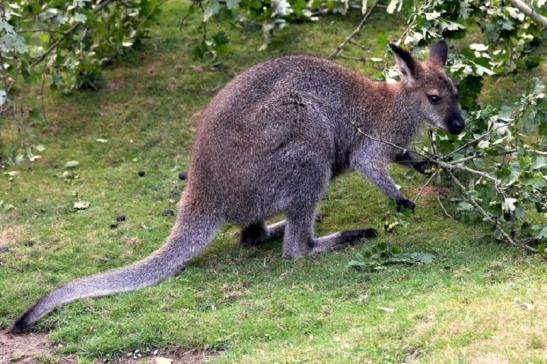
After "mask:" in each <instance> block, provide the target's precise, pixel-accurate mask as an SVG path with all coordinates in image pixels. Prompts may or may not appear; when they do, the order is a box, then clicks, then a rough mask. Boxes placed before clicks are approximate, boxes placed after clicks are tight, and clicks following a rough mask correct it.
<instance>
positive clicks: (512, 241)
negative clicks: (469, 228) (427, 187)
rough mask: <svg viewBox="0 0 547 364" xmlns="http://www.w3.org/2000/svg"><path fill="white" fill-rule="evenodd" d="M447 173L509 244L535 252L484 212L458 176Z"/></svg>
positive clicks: (535, 250)
mask: <svg viewBox="0 0 547 364" xmlns="http://www.w3.org/2000/svg"><path fill="white" fill-rule="evenodd" d="M448 173H449V174H450V177H451V178H452V181H454V183H455V184H456V185H457V186H458V187H459V188H460V189H461V190H462V191H463V193H464V195H465V197H466V199H467V201H469V203H470V204H471V205H473V207H475V210H476V211H478V212H479V213H480V214H481V215H482V216H483V217H484V219H485V220H486V221H488V222H489V223H490V224H492V225H494V227H495V228H496V229H497V230H498V231H499V232H500V233H501V235H503V237H504V238H505V240H506V241H507V242H508V243H509V244H511V245H513V246H516V247H518V248H524V249H526V250H529V251H531V252H534V253H537V249H535V248H532V247H531V246H529V245H527V244H519V243H517V242H516V241H515V240H514V239H513V238H512V237H511V235H509V234H508V233H507V232H506V231H505V230H503V228H502V227H501V226H500V225H499V224H498V222H497V221H496V220H495V219H494V218H493V217H492V216H491V215H490V214H489V213H488V212H486V211H485V210H484V209H483V208H482V207H481V205H479V203H478V202H477V201H475V199H474V198H473V197H472V196H470V195H469V193H468V192H467V189H466V188H465V186H464V185H463V184H462V183H461V182H460V180H459V179H458V178H456V176H454V174H453V173H452V171H448Z"/></svg>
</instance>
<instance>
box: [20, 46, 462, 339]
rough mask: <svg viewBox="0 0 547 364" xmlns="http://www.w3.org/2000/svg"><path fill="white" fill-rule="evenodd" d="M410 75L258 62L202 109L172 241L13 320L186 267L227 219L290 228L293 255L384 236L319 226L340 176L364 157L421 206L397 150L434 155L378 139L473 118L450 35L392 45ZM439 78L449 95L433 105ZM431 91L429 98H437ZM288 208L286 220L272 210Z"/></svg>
mask: <svg viewBox="0 0 547 364" xmlns="http://www.w3.org/2000/svg"><path fill="white" fill-rule="evenodd" d="M392 49H393V50H394V52H395V54H396V59H397V62H398V64H399V67H400V69H401V72H402V78H403V80H402V81H401V82H399V83H397V84H391V85H388V84H386V83H383V82H373V81H370V80H368V79H366V78H364V77H362V76H361V75H359V74H357V73H355V72H353V71H351V70H349V69H347V68H344V67H342V66H340V65H338V64H336V63H333V62H331V61H327V60H324V59H319V58H314V57H308V56H289V57H282V58H278V59H274V60H271V61H267V62H264V63H262V64H259V65H256V66H254V67H252V68H251V69H249V70H247V71H246V72H244V73H242V74H240V75H239V76H237V77H236V78H235V79H234V80H233V81H231V82H230V83H229V84H228V85H226V87H224V89H222V90H221V91H220V92H219V93H218V94H217V95H216V96H215V97H214V98H213V99H212V100H211V102H210V103H209V106H207V108H206V109H205V110H204V111H203V113H202V116H201V122H200V125H199V128H198V131H197V134H196V136H195V140H194V145H193V148H192V155H191V161H190V168H189V173H188V180H187V186H186V189H185V190H184V192H183V194H182V197H181V200H180V202H179V206H178V207H179V208H178V214H177V219H176V223H175V225H174V226H173V228H172V230H171V233H170V235H169V237H168V239H167V242H166V243H165V245H164V246H162V247H161V248H160V249H159V250H158V251H157V252H156V253H154V254H153V255H151V256H150V257H148V258H146V259H144V260H142V261H140V262H137V263H135V264H133V265H131V266H128V267H124V268H120V269H118V270H113V271H109V272H106V273H102V274H97V275H93V276H89V277H84V278H80V279H77V280H75V281H73V282H70V283H68V284H66V285H65V286H62V287H60V288H58V289H56V290H53V291H52V292H50V293H49V294H48V295H46V296H44V297H43V298H42V299H40V300H39V301H38V302H37V303H36V304H35V305H34V306H33V307H32V308H30V309H29V310H28V311H27V312H26V313H25V314H24V315H23V316H21V317H20V318H19V319H18V320H17V321H16V322H15V323H14V325H13V326H12V329H11V330H12V331H13V332H20V331H23V330H26V329H28V328H29V327H30V326H32V324H33V323H34V322H36V321H37V320H38V319H40V318H41V317H43V316H44V315H46V314H47V313H49V312H51V311H52V310H53V309H54V308H55V307H57V306H59V305H61V304H65V303H68V302H71V301H73V300H75V299H78V298H82V297H97V296H104V295H109V294H112V293H115V292H123V291H130V290H134V289H139V288H143V287H146V286H150V285H152V284H155V283H158V282H160V281H162V280H164V279H166V278H168V277H169V276H172V275H174V274H175V273H177V272H178V271H179V270H180V269H181V268H182V267H183V266H184V264H185V263H187V262H188V261H189V260H190V259H192V258H193V257H195V256H196V255H198V254H199V253H200V251H201V250H202V249H203V248H204V247H205V246H206V245H207V244H208V243H209V241H210V240H211V239H212V237H213V235H214V233H215V231H216V230H217V229H218V228H219V227H220V226H221V225H222V224H223V223H225V222H230V223H234V224H238V225H240V226H241V227H242V228H243V232H242V242H245V243H251V244H256V243H260V242H261V241H264V240H266V239H270V238H277V237H281V236H283V256H284V257H285V258H298V257H301V256H304V255H307V254H312V253H318V252H322V251H326V250H330V249H334V248H337V247H339V246H343V245H345V244H349V243H352V242H354V241H357V240H359V239H362V238H369V237H374V236H375V235H376V232H375V231H374V230H373V229H364V230H357V231H348V232H339V233H334V234H331V235H328V236H325V237H320V238H315V237H314V234H313V225H314V219H315V213H316V209H317V205H318V202H319V200H320V198H321V196H322V194H323V191H324V190H325V187H326V186H327V184H328V183H329V181H330V180H331V179H333V178H335V177H336V176H338V175H340V174H341V173H343V172H344V171H347V170H350V169H355V170H357V171H359V172H361V173H362V174H364V175H365V176H367V177H368V179H369V180H371V181H372V182H373V183H374V184H376V185H377V186H378V188H380V189H381V190H382V191H383V192H384V193H385V194H386V195H387V196H388V197H390V198H392V199H394V200H396V201H397V204H398V207H405V208H413V207H414V204H413V203H412V202H410V201H408V200H407V199H405V198H404V197H403V195H402V194H401V192H400V191H399V190H398V189H397V187H396V186H395V184H394V183H393V181H392V180H391V178H390V177H389V175H388V173H387V167H388V164H389V163H391V162H393V161H398V162H400V163H403V164H405V165H407V166H411V167H414V168H416V169H418V170H422V171H423V169H424V166H423V164H420V163H423V162H420V161H416V160H415V159H414V158H413V157H412V156H411V155H400V153H399V150H397V149H396V148H393V147H392V146H390V145H388V144H386V143H383V142H379V141H374V140H371V139H369V138H367V137H365V136H363V135H362V134H360V133H358V132H357V131H356V128H355V126H354V125H352V123H353V124H357V125H359V127H360V129H361V130H363V131H365V132H366V133H368V134H369V135H371V136H372V137H374V138H376V139H380V140H385V141H388V142H391V143H395V144H397V145H400V146H403V147H404V146H407V145H408V144H409V143H410V142H411V141H412V140H413V138H414V137H416V136H417V135H418V134H419V132H420V130H422V129H423V128H424V126H425V123H424V122H428V123H430V124H433V125H436V126H438V127H442V128H445V129H447V130H449V131H452V132H459V131H461V129H463V120H462V119H461V116H460V114H459V111H458V108H457V104H456V100H455V90H454V88H453V86H452V83H451V81H450V80H449V79H448V78H447V77H446V75H445V74H444V71H443V66H444V62H445V60H446V50H447V46H446V43H444V42H439V43H438V44H436V45H435V46H434V47H433V48H432V50H431V54H430V57H429V58H428V60H427V61H426V62H425V63H419V62H418V61H416V60H414V59H413V58H412V57H411V56H410V54H408V53H407V52H405V51H404V50H402V49H400V48H398V47H395V46H392ZM431 90H435V92H436V93H438V94H439V95H440V96H441V97H442V102H439V103H438V104H437V105H432V104H431V102H430V101H428V100H430V99H428V98H430V97H431V95H429V94H428V93H430V92H431ZM428 102H429V104H428ZM277 214H284V215H285V216H286V218H287V219H286V221H283V222H280V223H278V224H275V225H273V226H269V227H268V226H266V225H265V224H264V222H263V221H264V220H265V219H267V218H269V217H272V216H274V215H277Z"/></svg>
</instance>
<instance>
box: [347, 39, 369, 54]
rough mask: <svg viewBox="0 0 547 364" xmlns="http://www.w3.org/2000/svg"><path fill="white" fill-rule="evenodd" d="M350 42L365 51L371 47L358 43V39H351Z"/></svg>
mask: <svg viewBox="0 0 547 364" xmlns="http://www.w3.org/2000/svg"><path fill="white" fill-rule="evenodd" d="M349 44H351V45H352V46H355V47H357V48H360V49H362V50H364V51H365V52H368V51H369V50H370V49H369V48H367V47H365V46H363V45H360V44H359V43H357V42H356V41H354V40H353V39H350V41H349Z"/></svg>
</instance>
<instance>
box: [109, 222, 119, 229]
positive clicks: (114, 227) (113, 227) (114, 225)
mask: <svg viewBox="0 0 547 364" xmlns="http://www.w3.org/2000/svg"><path fill="white" fill-rule="evenodd" d="M117 227H118V224H117V223H113V224H110V228H111V229H116V228H117Z"/></svg>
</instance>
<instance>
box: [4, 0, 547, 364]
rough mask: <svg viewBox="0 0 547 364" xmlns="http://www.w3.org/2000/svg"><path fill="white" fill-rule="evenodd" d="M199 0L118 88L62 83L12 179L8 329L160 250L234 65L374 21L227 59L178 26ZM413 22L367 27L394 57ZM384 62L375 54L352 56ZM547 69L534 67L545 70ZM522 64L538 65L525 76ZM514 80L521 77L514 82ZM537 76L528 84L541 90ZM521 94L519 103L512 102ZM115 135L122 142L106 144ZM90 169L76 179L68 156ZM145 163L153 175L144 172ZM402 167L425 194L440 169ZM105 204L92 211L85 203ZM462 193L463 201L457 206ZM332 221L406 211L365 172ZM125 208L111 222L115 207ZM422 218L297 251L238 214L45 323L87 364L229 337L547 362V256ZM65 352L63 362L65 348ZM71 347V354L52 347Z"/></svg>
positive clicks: (169, 9) (120, 72) (422, 207)
mask: <svg viewBox="0 0 547 364" xmlns="http://www.w3.org/2000/svg"><path fill="white" fill-rule="evenodd" d="M187 7H188V5H187V3H186V2H176V1H171V2H169V3H168V4H167V5H166V8H165V11H164V12H163V15H162V16H161V18H160V21H159V24H158V25H157V26H155V27H154V29H153V30H152V35H151V38H150V39H149V40H147V41H146V42H145V44H144V47H143V49H142V50H140V51H136V52H134V53H133V54H131V55H129V57H127V58H124V59H123V61H120V62H119V63H117V64H116V65H115V66H114V67H113V68H112V69H110V70H108V71H107V72H106V78H107V80H108V81H109V83H108V86H107V87H106V88H105V89H103V90H101V91H99V92H79V93H75V94H73V95H71V96H61V95H58V94H55V93H49V94H48V95H47V99H46V105H47V121H43V122H39V123H36V125H34V126H33V127H32V133H33V137H32V140H33V141H34V142H35V143H36V144H43V145H44V146H45V147H46V149H45V151H43V152H42V153H40V154H41V155H42V158H41V159H40V160H38V161H37V162H35V163H34V164H32V165H31V166H27V165H23V166H17V167H12V166H9V167H8V168H7V170H6V171H12V170H17V171H19V172H20V174H19V176H17V177H15V178H14V179H13V181H12V182H10V181H9V180H8V176H4V175H1V176H0V200H3V201H5V202H6V203H10V204H13V205H14V206H15V209H14V210H12V211H11V212H4V213H1V214H0V244H6V243H7V244H8V247H9V251H8V252H7V253H0V328H2V329H5V328H7V327H8V325H9V324H10V322H11V321H12V320H13V319H15V317H16V316H17V315H18V314H20V313H22V312H23V311H24V310H25V309H26V308H27V307H28V306H29V305H30V304H31V303H33V302H34V301H35V300H36V299H37V298H39V297H40V296H41V295H43V294H44V293H46V292H47V291H48V290H50V289H52V288H54V287H56V286H58V285H59V284H62V283H64V282H67V281H70V280H72V279H74V278H77V277H81V276H83V275H88V274H92V273H95V272H101V271H104V270H106V269H109V268H114V267H119V266H123V265H125V264H128V263H130V262H133V261H136V260H138V259H140V258H142V257H145V256H146V255H148V254H149V253H150V252H152V251H153V250H155V249H156V248H157V247H158V246H160V245H161V244H162V242H163V240H164V238H165V237H166V235H167V233H168V230H169V228H170V226H171V224H172V223H173V221H174V218H173V217H171V216H164V210H166V209H174V208H175V204H176V202H177V200H178V196H179V195H180V192H181V190H182V189H183V188H184V182H183V181H180V180H179V179H178V178H177V174H178V172H179V171H181V170H185V168H186V166H187V162H188V154H189V152H190V146H191V138H192V135H193V133H194V130H195V127H196V123H197V120H198V115H199V111H200V110H201V109H202V108H203V107H204V106H205V105H206V104H207V102H208V100H209V99H210V98H211V97H212V96H213V95H214V94H215V93H216V92H217V91H218V90H219V89H220V88H222V86H223V85H224V84H225V83H226V82H228V81H229V80H230V79H231V78H232V77H233V76H234V75H236V74H237V73H239V72H241V71H242V70H244V69H246V68H248V67H249V66H250V65H252V64H255V63H258V62H260V61H262V60H265V59H269V58H271V57H274V56H278V55H282V54H290V53H308V54H316V55H320V56H325V55H326V54H328V53H329V52H330V51H331V50H332V49H333V48H334V47H335V46H336V45H337V44H338V43H339V42H340V41H341V40H342V39H343V38H344V37H345V35H346V34H348V33H349V32H350V31H351V30H352V29H353V28H354V27H355V24H356V23H357V22H358V21H359V17H358V16H357V14H356V15H355V16H354V17H351V21H348V20H344V19H341V18H337V17H327V18H323V19H322V20H321V21H320V22H319V23H316V24H301V25H291V26H290V27H289V28H288V29H286V30H285V31H283V32H282V33H281V34H279V35H277V36H276V37H275V38H274V41H273V43H272V45H271V47H270V48H269V49H268V50H267V51H264V52H258V51H257V49H258V47H259V46H260V44H261V42H262V39H261V35H260V33H259V32H257V31H250V30H247V31H235V30H233V29H230V28H229V27H226V31H227V32H228V33H229V34H230V36H231V38H232V42H231V45H232V49H231V51H230V52H229V53H228V54H227V55H225V56H223V57H222V61H223V67H222V68H221V69H220V70H218V71H210V70H209V69H207V68H205V69H202V68H200V67H196V66H199V62H195V61H193V60H192V59H191V57H190V55H189V53H190V49H191V47H192V45H193V44H195V41H196V40H197V39H199V36H200V35H199V34H198V33H197V32H194V31H193V29H194V28H195V24H196V22H197V21H198V14H195V15H193V16H191V17H190V18H189V20H188V22H189V23H186V24H184V25H183V26H182V27H179V23H180V19H181V18H182V17H183V15H184V14H185V11H186V9H187ZM403 24H404V22H403V21H398V20H397V19H396V18H394V17H387V16H385V15H384V14H383V11H382V10H381V9H377V11H375V12H374V13H373V15H372V17H371V18H370V20H369V22H368V23H367V25H366V27H365V30H364V32H363V36H361V37H360V41H361V42H362V43H363V44H364V45H365V46H366V47H368V48H369V49H370V55H371V56H376V57H382V56H383V54H384V51H385V47H386V44H387V42H388V41H389V39H392V38H394V37H396V36H397V35H398V34H400V32H401V29H402V27H403ZM346 64H347V65H348V66H350V67H352V68H354V69H356V70H359V71H361V72H363V73H365V74H367V75H371V76H375V75H377V74H378V72H379V71H378V69H376V68H375V67H374V65H369V64H359V63H355V62H347V63H346ZM534 72H535V71H534ZM521 77H522V76H521ZM499 85H502V86H503V85H510V87H511V92H510V93H503V92H500V91H499V89H496V90H495V91H492V90H493V89H495V88H499V87H500V86H499ZM526 85H527V83H526V79H525V78H521V79H520V81H519V82H518V84H517V87H516V88H520V89H524V88H525V87H526ZM489 87H490V89H489V90H487V91H486V92H485V95H486V96H484V97H486V98H488V99H489V100H494V101H495V102H502V101H504V99H503V97H509V96H510V95H511V94H512V95H513V96H515V95H516V93H515V89H516V88H515V85H514V83H512V82H510V81H503V80H502V81H500V82H499V83H494V82H491V83H489ZM507 101H508V102H511V101H512V100H510V99H509V100H507ZM98 138H102V139H107V140H108V142H107V143H100V142H98V141H97V139H98ZM70 160H76V161H78V162H79V167H77V168H75V169H73V170H71V173H72V174H73V175H77V178H75V179H73V180H71V181H67V180H66V179H65V178H63V177H62V175H63V172H64V171H65V170H66V169H65V168H64V165H65V163H66V162H67V161H70ZM139 171H144V172H145V175H144V176H143V177H139V176H138V172H139ZM393 175H394V177H395V178H396V180H397V181H398V183H399V184H401V185H402V186H403V190H404V191H405V192H406V194H407V195H408V196H410V197H413V196H414V195H415V193H416V189H417V187H419V186H420V184H422V183H423V182H424V181H425V179H424V178H423V177H421V176H413V177H412V178H408V176H407V173H406V171H404V170H402V169H399V168H395V167H394V168H393ZM78 200H82V201H87V202H89V203H90V205H89V208H88V209H87V210H84V211H80V212H76V211H75V210H74V209H73V203H74V202H75V201H78ZM448 204H449V203H448ZM320 213H321V215H322V221H321V222H320V223H319V224H318V226H317V230H318V234H325V233H328V232H333V231H337V230H342V229H353V228H360V227H375V228H376V229H378V230H382V226H383V221H384V219H385V218H386V216H388V215H391V216H393V214H394V210H393V207H392V206H391V205H390V204H389V203H388V201H387V199H386V198H385V197H384V196H383V195H382V194H381V193H380V192H379V191H377V190H376V189H375V188H374V187H373V186H372V185H370V184H369V183H368V182H366V181H365V180H363V178H361V177H360V176H358V175H357V174H355V173H352V174H348V175H346V176H343V177H342V178H340V179H338V180H337V181H335V182H334V183H333V184H332V185H331V186H330V187H329V189H328V191H327V193H326V196H325V198H324V200H323V203H322V205H321V209H320ZM119 214H123V215H125V216H126V221H124V222H122V223H120V224H119V226H118V228H115V229H113V228H111V227H110V225H111V224H112V223H113V222H114V221H115V219H116V216H117V215H119ZM409 221H410V224H409V225H408V226H406V227H402V228H400V229H398V230H397V231H396V232H395V233H393V234H386V233H382V234H381V235H380V237H379V238H378V239H376V240H375V241H374V242H369V243H362V244H359V245H356V246H354V247H349V248H346V249H343V250H339V251H336V252H332V253H328V254H323V255H318V256H310V257H306V258H304V259H299V260H296V261H285V260H283V259H281V244H280V242H279V241H277V242H272V243H268V244H267V245H265V246H263V247H260V248H249V247H241V246H239V244H238V229H237V227H233V226H225V227H224V228H223V229H222V230H221V231H220V233H219V234H218V235H217V237H216V238H215V240H214V242H213V244H211V245H210V247H209V248H208V249H207V250H206V252H205V253H204V254H203V255H202V256H201V257H200V258H198V259H196V260H195V261H193V262H192V263H191V264H190V265H189V266H188V267H187V268H186V270H185V271H184V272H183V273H182V274H180V275H178V276H176V277H175V278H173V279H169V280H168V281H166V282H164V283H161V284H160V285H158V286H155V287H152V288H148V289H145V290H141V291H137V292H132V293H126V294H120V295H116V296H113V297H108V298H101V299H88V300H82V301H78V302H76V303H73V304H71V305H68V306H65V307H63V308H61V309H59V310H57V311H55V312H54V313H53V314H51V315H49V316H47V318H45V319H44V320H42V321H40V323H39V324H38V325H37V330H38V331H43V332H48V333H49V334H48V339H49V340H50V341H51V342H53V343H55V344H62V346H59V345H56V348H57V349H56V350H57V351H58V354H59V355H67V354H74V355H76V357H77V358H79V359H80V360H81V361H82V362H89V360H92V359H93V358H100V359H107V358H116V357H119V356H121V355H124V356H125V355H126V354H127V353H131V352H134V351H135V350H140V351H141V352H145V351H147V350H152V349H155V348H158V349H160V350H166V349H167V348H170V349H172V348H184V349H196V350H204V349H208V350H212V351H218V352H219V355H217V356H215V357H214V358H213V361H215V362H219V363H232V362H234V363H262V362H263V363H272V362H283V363H284V362H311V363H318V362H320V363H350V362H359V363H360V362H362V363H368V362H374V363H380V362H389V363H394V362H404V361H412V360H418V361H420V362H424V363H469V362H477V363H503V362H511V363H513V362H514V363H546V362H547V319H546V318H547V299H546V297H547V269H546V268H547V267H546V264H545V261H543V260H542V259H541V258H539V257H536V256H528V255H525V254H523V253H522V252H520V251H518V250H516V249H514V248H512V247H508V246H505V245H502V244H500V243H499V242H496V241H495V240H494V239H493V238H492V234H491V233H492V232H491V230H490V228H489V227H488V226H486V225H485V224H481V223H480V222H469V221H454V220H451V219H449V218H447V217H446V216H445V215H444V213H443V212H442V210H441V209H440V207H439V206H438V204H437V202H436V200H435V199H434V198H432V197H428V196H424V197H422V198H421V199H420V200H419V202H418V206H417V209H416V213H415V214H414V215H412V216H411V217H410V218H409ZM382 242H389V243H390V244H392V245H393V246H397V247H399V248H400V249H401V250H402V251H403V252H407V253H411V252H426V253H432V254H434V256H435V259H434V260H433V262H432V263H431V264H423V265H411V266H405V265H390V266H387V267H385V268H386V269H383V270H379V271H377V272H373V273H371V272H363V271H357V270H355V269H353V268H350V267H349V266H348V264H349V262H350V261H352V260H353V259H355V257H356V256H357V255H358V254H359V253H363V252H365V251H366V250H367V249H368V246H370V245H375V244H379V243H382ZM48 360H49V359H48ZM52 360H54V359H52Z"/></svg>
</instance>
